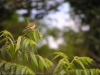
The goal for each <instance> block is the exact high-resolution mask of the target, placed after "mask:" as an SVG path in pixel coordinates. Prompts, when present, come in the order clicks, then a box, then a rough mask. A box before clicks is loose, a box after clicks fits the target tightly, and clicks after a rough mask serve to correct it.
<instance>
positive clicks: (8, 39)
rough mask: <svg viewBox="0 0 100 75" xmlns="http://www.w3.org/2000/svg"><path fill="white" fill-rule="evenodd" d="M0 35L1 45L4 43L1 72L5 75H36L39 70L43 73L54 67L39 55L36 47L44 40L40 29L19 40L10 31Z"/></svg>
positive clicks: (0, 58) (1, 50) (20, 37)
mask: <svg viewBox="0 0 100 75" xmlns="http://www.w3.org/2000/svg"><path fill="white" fill-rule="evenodd" d="M0 33H1V36H0V38H1V39H2V40H1V41H0V43H2V42H4V45H3V47H2V48H0V68H1V69H0V72H3V73H2V74H3V75H5V73H7V74H8V75H11V74H12V73H14V75H18V74H20V75H25V74H29V75H35V71H36V70H37V69H38V68H39V69H40V70H41V71H43V70H44V68H46V69H49V68H50V67H51V66H52V65H53V63H52V62H51V61H50V60H49V59H47V58H43V57H42V56H40V55H39V54H38V51H37V48H36V46H37V45H38V41H39V40H41V39H42V35H41V34H40V32H39V29H36V30H34V29H33V30H32V31H26V32H25V34H24V35H22V36H19V37H18V39H17V40H15V39H14V37H13V35H12V34H11V33H10V32H9V31H6V30H4V31H1V32H0ZM19 64H20V65H19ZM31 65H32V66H31ZM26 66H27V67H26ZM30 66H31V67H30ZM30 68H31V69H32V70H31V69H30Z"/></svg>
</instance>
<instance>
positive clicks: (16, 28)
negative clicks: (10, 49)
mask: <svg viewBox="0 0 100 75" xmlns="http://www.w3.org/2000/svg"><path fill="white" fill-rule="evenodd" d="M26 18H27V19H29V21H30V22H35V23H37V24H38V26H39V27H40V32H41V33H42V34H43V40H42V42H40V43H39V46H38V51H39V54H40V55H42V56H43V57H47V58H49V59H50V60H51V61H53V62H54V64H55V65H56V64H57V60H56V61H54V60H53V57H54V55H53V54H52V53H53V52H55V51H61V52H64V53H65V54H67V55H68V56H69V58H70V59H72V58H73V57H74V56H89V57H91V58H93V59H94V60H95V61H96V62H95V63H94V64H93V67H96V68H100V64H99V63H100V1H99V0H77V1H76V0H0V31H2V30H8V31H10V32H11V33H12V34H13V35H14V37H15V39H17V37H18V36H19V35H22V34H23V32H22V31H23V29H24V28H25V26H26V25H27V24H28V22H27V20H26ZM0 46H2V45H0ZM53 69H54V67H53V68H51V70H50V71H48V73H46V74H48V75H49V74H50V73H52V71H53Z"/></svg>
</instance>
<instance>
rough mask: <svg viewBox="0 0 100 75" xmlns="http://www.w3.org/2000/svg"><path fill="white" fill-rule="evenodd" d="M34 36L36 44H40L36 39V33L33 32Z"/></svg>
mask: <svg viewBox="0 0 100 75" xmlns="http://www.w3.org/2000/svg"><path fill="white" fill-rule="evenodd" d="M33 35H34V40H35V42H38V40H37V37H36V31H34V32H33Z"/></svg>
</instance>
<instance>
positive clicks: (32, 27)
mask: <svg viewBox="0 0 100 75" xmlns="http://www.w3.org/2000/svg"><path fill="white" fill-rule="evenodd" d="M35 28H37V25H36V24H35V23H29V24H28V25H27V26H26V27H25V29H24V31H26V30H30V31H34V29H35Z"/></svg>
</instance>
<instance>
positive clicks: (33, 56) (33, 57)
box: [30, 52, 38, 67]
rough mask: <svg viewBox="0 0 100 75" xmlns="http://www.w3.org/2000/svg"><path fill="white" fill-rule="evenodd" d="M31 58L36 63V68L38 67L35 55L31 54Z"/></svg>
mask: <svg viewBox="0 0 100 75" xmlns="http://www.w3.org/2000/svg"><path fill="white" fill-rule="evenodd" d="M30 56H31V58H32V60H33V61H34V62H35V64H36V66H37V67H38V62H37V59H36V56H35V54H34V53H32V52H30Z"/></svg>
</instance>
